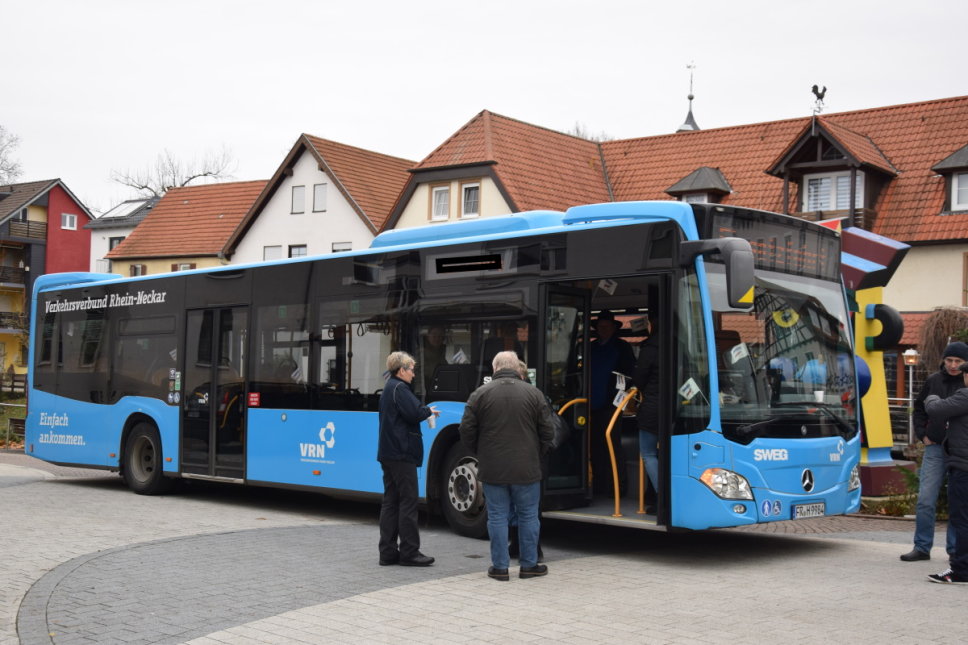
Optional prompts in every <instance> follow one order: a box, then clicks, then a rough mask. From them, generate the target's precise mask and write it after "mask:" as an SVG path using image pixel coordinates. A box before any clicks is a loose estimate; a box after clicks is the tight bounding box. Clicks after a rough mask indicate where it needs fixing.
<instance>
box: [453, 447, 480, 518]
mask: <svg viewBox="0 0 968 645" xmlns="http://www.w3.org/2000/svg"><path fill="white" fill-rule="evenodd" d="M447 497H448V498H449V499H450V503H451V506H453V507H454V508H456V509H457V510H458V511H460V512H461V513H471V514H473V513H477V512H479V511H480V510H481V508H483V506H484V496H483V495H482V494H481V484H480V482H479V481H478V479H477V460H475V459H471V458H467V459H463V460H461V461H460V462H459V463H458V464H457V465H456V466H455V467H454V469H453V470H452V471H451V472H450V478H449V479H448V482H447Z"/></svg>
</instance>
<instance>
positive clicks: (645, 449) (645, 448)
mask: <svg viewBox="0 0 968 645" xmlns="http://www.w3.org/2000/svg"><path fill="white" fill-rule="evenodd" d="M639 452H640V453H642V461H644V462H645V472H646V474H647V475H648V476H649V483H650V484H651V485H652V490H653V491H656V492H658V490H659V486H658V481H659V437H658V436H656V435H655V434H653V433H651V432H649V431H648V430H639Z"/></svg>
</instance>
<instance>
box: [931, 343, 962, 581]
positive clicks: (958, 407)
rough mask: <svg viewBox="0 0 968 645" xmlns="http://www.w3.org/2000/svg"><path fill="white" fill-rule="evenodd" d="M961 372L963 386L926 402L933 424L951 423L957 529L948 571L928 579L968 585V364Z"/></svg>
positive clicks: (952, 515)
mask: <svg viewBox="0 0 968 645" xmlns="http://www.w3.org/2000/svg"><path fill="white" fill-rule="evenodd" d="M958 369H959V370H960V372H961V376H962V379H963V380H962V383H963V384H964V387H962V388H961V389H960V390H958V391H957V392H955V393H954V394H952V395H951V396H949V397H948V398H946V399H942V398H941V397H940V396H938V395H937V394H931V395H928V397H927V398H926V399H925V400H924V409H925V410H926V411H927V413H928V417H929V418H930V419H931V420H932V421H935V420H938V421H944V420H947V422H948V434H947V436H946V437H945V440H944V449H945V453H946V455H947V457H948V527H949V528H952V527H953V528H954V540H955V544H954V552H953V553H951V554H950V558H951V559H950V563H949V564H950V566H949V567H948V568H947V569H946V570H944V571H942V572H941V573H932V574H930V575H929V576H928V579H929V580H931V582H940V583H947V584H968V362H963V363H961V365H960V366H959V368H958ZM949 553H950V552H949Z"/></svg>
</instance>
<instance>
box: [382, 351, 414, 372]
mask: <svg viewBox="0 0 968 645" xmlns="http://www.w3.org/2000/svg"><path fill="white" fill-rule="evenodd" d="M415 363H416V361H414V360H413V356H411V355H410V354H408V353H406V352H393V353H392V354H390V355H389V356H387V371H388V372H390V374H394V375H396V373H397V372H399V371H400V370H401V369H403V368H404V367H410V366H411V365H414V364H415Z"/></svg>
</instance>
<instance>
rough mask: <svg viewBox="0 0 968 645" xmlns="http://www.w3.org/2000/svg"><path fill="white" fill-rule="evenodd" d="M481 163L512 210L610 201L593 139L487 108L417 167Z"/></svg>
mask: <svg viewBox="0 0 968 645" xmlns="http://www.w3.org/2000/svg"><path fill="white" fill-rule="evenodd" d="M484 164H493V170H494V173H495V176H496V177H497V180H498V181H499V182H500V184H501V185H502V187H503V188H504V190H505V191H506V195H507V196H508V198H509V199H510V200H511V201H512V202H513V203H512V204H510V206H511V207H512V208H513V209H514V210H518V211H526V210H535V209H553V210H564V209H567V208H568V207H570V206H576V205H578V204H587V203H593V202H606V201H610V197H609V194H608V186H607V182H606V180H605V176H604V173H603V170H602V163H601V154H600V150H599V146H598V144H597V143H595V142H594V141H588V140H586V139H581V138H578V137H574V136H571V135H568V134H563V133H561V132H556V131H554V130H549V129H547V128H541V127H538V126H534V125H531V124H528V123H524V122H522V121H517V120H515V119H510V118H508V117H505V116H501V115H500V114H494V113H493V112H489V111H487V110H484V111H483V112H481V113H479V114H478V115H477V116H475V117H474V118H473V119H471V120H470V121H469V122H468V123H467V124H466V125H464V127H462V128H461V129H460V130H458V131H457V132H455V133H454V134H453V135H452V136H451V137H450V138H449V139H447V141H445V142H444V143H442V144H441V145H440V146H439V147H438V148H437V149H436V150H434V151H433V152H431V153H430V154H429V155H428V156H427V157H426V158H425V159H424V160H423V161H422V162H420V165H419V166H417V170H418V171H420V170H429V169H435V170H436V169H440V168H451V167H455V166H470V165H484ZM690 170H693V169H692V168H690ZM680 178H681V176H680V177H677V178H676V180H678V179H680ZM417 179H419V177H417ZM669 183H672V182H669ZM666 185H667V186H668V185H669V184H666Z"/></svg>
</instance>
